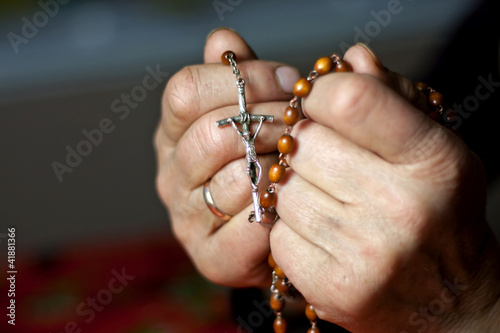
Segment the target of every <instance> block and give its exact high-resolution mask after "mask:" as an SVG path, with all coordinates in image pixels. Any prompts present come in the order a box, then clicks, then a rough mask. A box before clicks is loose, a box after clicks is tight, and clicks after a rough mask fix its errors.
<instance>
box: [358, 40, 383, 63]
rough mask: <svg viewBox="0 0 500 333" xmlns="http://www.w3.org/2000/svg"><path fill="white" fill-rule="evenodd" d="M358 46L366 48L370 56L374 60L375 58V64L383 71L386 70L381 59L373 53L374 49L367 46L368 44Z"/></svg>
mask: <svg viewBox="0 0 500 333" xmlns="http://www.w3.org/2000/svg"><path fill="white" fill-rule="evenodd" d="M358 45H360V46H363V47H364V48H365V49H366V50H367V51H368V53H370V55H371V56H372V58H373V61H374V62H375V64H376V65H377V66H378V67H379V68H381V69H383V68H384V66H383V65H382V62H381V61H380V59H379V58H378V57H377V55H376V54H375V52H373V51H372V49H370V48H369V47H368V45H366V44H364V43H358Z"/></svg>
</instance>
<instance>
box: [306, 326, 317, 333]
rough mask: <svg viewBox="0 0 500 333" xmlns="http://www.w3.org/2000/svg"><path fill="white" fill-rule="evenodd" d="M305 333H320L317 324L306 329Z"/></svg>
mask: <svg viewBox="0 0 500 333" xmlns="http://www.w3.org/2000/svg"><path fill="white" fill-rule="evenodd" d="M307 333H320V331H319V328H318V327H317V326H314V327H311V328H310V329H308V330H307Z"/></svg>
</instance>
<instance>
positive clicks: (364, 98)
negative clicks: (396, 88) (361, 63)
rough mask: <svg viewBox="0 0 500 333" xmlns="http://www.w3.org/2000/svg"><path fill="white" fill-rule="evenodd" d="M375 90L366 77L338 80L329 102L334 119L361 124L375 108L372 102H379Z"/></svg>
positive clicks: (347, 77)
mask: <svg viewBox="0 0 500 333" xmlns="http://www.w3.org/2000/svg"><path fill="white" fill-rule="evenodd" d="M377 90H378V89H377V86H376V85H375V84H374V82H373V80H370V79H369V78H368V77H366V76H361V75H350V76H346V77H344V78H343V79H342V80H338V83H337V85H336V87H335V89H334V91H333V93H332V94H330V100H329V103H330V105H331V109H332V112H333V113H334V116H335V118H337V119H338V120H339V121H344V122H348V123H350V124H353V125H357V124H361V123H363V122H364V121H365V120H366V118H367V117H368V116H369V113H370V110H372V109H374V108H375V107H376V105H373V101H379V100H380V98H377V94H378V91H377Z"/></svg>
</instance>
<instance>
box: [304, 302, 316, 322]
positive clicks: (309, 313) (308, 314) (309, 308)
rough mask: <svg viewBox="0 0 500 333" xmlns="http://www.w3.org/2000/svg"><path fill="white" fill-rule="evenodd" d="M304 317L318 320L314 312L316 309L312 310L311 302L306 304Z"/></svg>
mask: <svg viewBox="0 0 500 333" xmlns="http://www.w3.org/2000/svg"><path fill="white" fill-rule="evenodd" d="M306 317H307V319H309V320H310V321H317V320H318V315H317V314H316V311H315V310H314V306H312V305H311V304H307V305H306Z"/></svg>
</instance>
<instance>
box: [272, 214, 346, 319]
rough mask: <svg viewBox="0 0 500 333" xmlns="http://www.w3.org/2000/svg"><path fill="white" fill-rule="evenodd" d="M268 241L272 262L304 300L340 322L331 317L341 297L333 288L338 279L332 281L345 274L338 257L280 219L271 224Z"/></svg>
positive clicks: (337, 285)
mask: <svg viewBox="0 0 500 333" xmlns="http://www.w3.org/2000/svg"><path fill="white" fill-rule="evenodd" d="M270 242H271V251H272V253H273V258H274V260H275V261H276V264H277V265H278V266H279V267H280V268H281V269H282V270H283V272H284V273H285V274H286V276H287V278H288V279H289V280H290V282H292V284H293V285H294V286H295V287H296V288H297V289H298V290H299V291H300V292H301V293H302V295H303V296H304V297H305V298H306V300H307V302H308V303H311V304H312V305H313V306H314V307H315V310H316V312H317V313H318V315H320V316H321V315H322V312H323V311H324V312H327V313H329V315H330V317H329V318H328V320H330V321H332V322H342V320H343V319H344V318H342V317H339V318H335V317H334V314H335V312H334V311H332V309H336V308H337V307H338V305H339V303H340V305H342V302H343V301H344V300H343V295H342V294H340V293H339V291H338V290H337V288H338V287H340V286H339V285H340V284H341V283H340V284H339V283H336V282H338V281H342V280H343V279H342V277H343V276H345V270H344V269H343V267H342V265H341V264H340V263H339V261H338V260H337V259H336V258H334V257H332V256H331V255H330V254H329V253H327V252H326V251H324V250H323V249H321V248H319V247H317V246H315V245H314V244H312V243H310V242H308V241H307V240H305V239H304V238H302V237H301V236H300V235H298V234H297V233H295V232H294V231H293V230H292V229H291V228H290V227H289V226H288V223H287V221H286V220H284V219H280V220H279V221H278V222H277V223H276V224H275V225H274V226H273V229H272V230H271V235H270ZM325 304H327V305H328V306H329V308H328V309H325V308H324V307H322V306H324V305H325ZM346 305H349V304H346ZM340 308H342V306H340ZM339 315H340V314H339ZM322 317H323V316H322ZM323 318H324V317H323Z"/></svg>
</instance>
